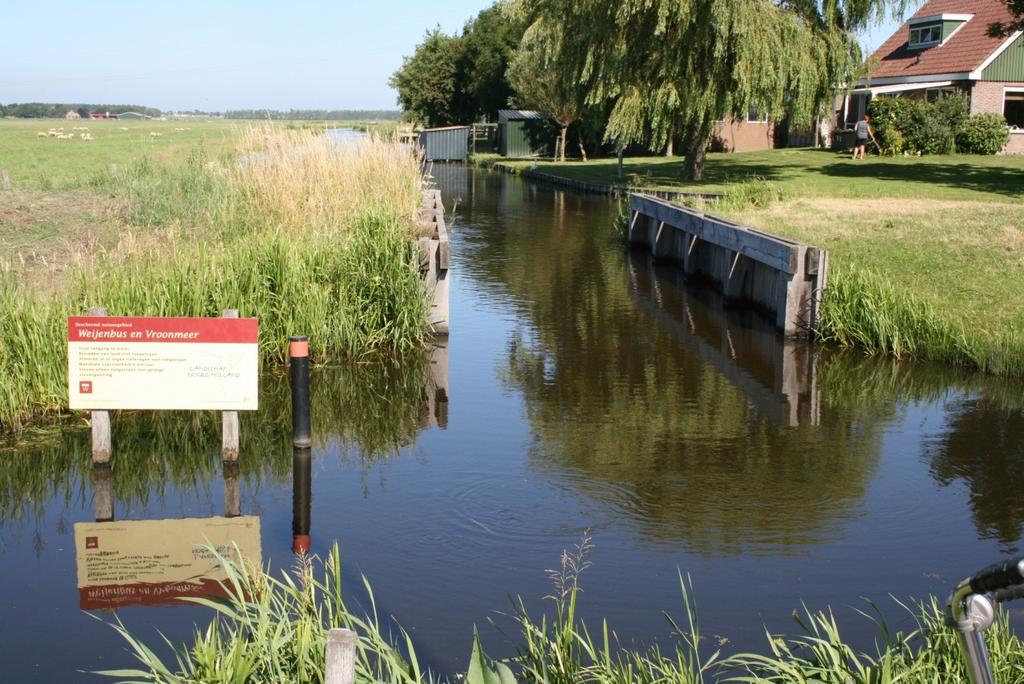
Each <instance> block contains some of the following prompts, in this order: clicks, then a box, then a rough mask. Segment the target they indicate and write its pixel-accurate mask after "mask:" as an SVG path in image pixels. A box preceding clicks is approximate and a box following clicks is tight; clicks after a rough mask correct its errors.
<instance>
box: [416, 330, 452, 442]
mask: <svg viewBox="0 0 1024 684" xmlns="http://www.w3.org/2000/svg"><path fill="white" fill-rule="evenodd" d="M427 362H428V363H429V364H430V375H429V377H428V378H427V383H426V387H425V388H424V390H425V394H426V397H425V401H424V404H423V410H422V413H421V414H420V425H421V426H422V427H424V428H432V427H439V428H441V429H442V430H444V429H446V428H447V427H448V339H447V338H443V337H438V338H435V339H434V340H433V341H432V342H431V344H430V347H429V348H428V349H427Z"/></svg>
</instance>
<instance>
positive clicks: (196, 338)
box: [68, 316, 259, 411]
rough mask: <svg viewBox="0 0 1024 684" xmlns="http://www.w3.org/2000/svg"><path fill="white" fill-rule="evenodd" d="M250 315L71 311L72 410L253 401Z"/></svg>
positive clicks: (255, 354)
mask: <svg viewBox="0 0 1024 684" xmlns="http://www.w3.org/2000/svg"><path fill="white" fill-rule="evenodd" d="M258 387H259V345H258V324H257V320H256V319H255V318H128V317H117V316H72V317H70V318H68V399H69V405H70V407H71V408H73V409H92V410H103V409H151V410H163V409H167V410H171V409H184V410H215V411H246V410H255V409H256V408H257V394H258Z"/></svg>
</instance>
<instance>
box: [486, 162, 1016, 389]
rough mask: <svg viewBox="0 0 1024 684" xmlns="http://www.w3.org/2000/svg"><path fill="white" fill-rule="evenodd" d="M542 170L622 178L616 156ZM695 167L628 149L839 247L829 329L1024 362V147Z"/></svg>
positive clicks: (741, 209) (764, 223)
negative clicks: (693, 174)
mask: <svg viewBox="0 0 1024 684" xmlns="http://www.w3.org/2000/svg"><path fill="white" fill-rule="evenodd" d="M484 161H485V163H493V160H489V159H485V160H484ZM501 164H503V165H504V166H506V167H507V168H508V169H511V170H512V171H514V172H523V171H525V170H527V169H532V168H533V167H534V162H531V161H505V162H501ZM535 170H536V171H538V172H541V173H545V174H551V175H558V176H562V177H564V178H567V179H570V180H577V181H585V182H593V183H604V184H614V183H616V172H615V160H607V159H601V160H593V161H590V162H568V163H565V164H557V163H552V162H538V163H536V168H535ZM682 170H683V169H682V161H681V160H679V159H678V158H673V159H665V158H642V159H627V160H625V163H624V182H625V183H626V184H628V185H629V186H630V187H634V188H636V189H638V190H641V191H642V190H644V189H661V190H680V191H687V192H703V193H722V194H724V199H723V200H721V201H720V202H717V203H713V204H705V205H704V206H702V207H700V208H701V209H703V210H705V211H708V212H711V213H715V214H719V215H723V216H725V217H727V218H730V219H733V220H738V221H742V222H744V223H747V224H749V225H754V226H757V227H758V228H761V229H764V230H767V231H770V232H773V233H776V234H779V235H784V236H787V237H791V238H795V239H798V240H802V241H805V242H808V243H811V244H814V245H818V246H821V247H824V248H826V249H828V250H829V252H830V255H831V264H832V272H831V274H830V277H829V281H830V289H829V291H828V293H827V294H826V296H825V302H824V305H823V309H822V319H823V327H822V329H821V331H820V335H821V337H822V339H823V340H825V341H827V342H829V343H833V344H837V345H840V346H846V347H857V348H860V349H863V350H865V351H866V352H868V353H871V354H880V353H882V354H891V355H893V356H896V357H898V358H922V359H931V360H936V361H941V362H945V363H950V364H953V365H957V366H962V367H966V368H970V369H976V370H981V371H984V372H987V373H992V374H996V375H1005V376H1014V377H1020V376H1022V375H1024V306H1021V304H1022V303H1024V258H1022V256H1021V255H1022V253H1024V251H1022V248H1024V194H1022V193H1021V187H1022V185H1021V184H1022V182H1024V157H1021V156H1017V157H1013V156H1005V157H979V156H969V155H951V156H936V157H922V158H916V157H914V158H899V159H888V158H887V159H881V158H869V159H868V160H866V161H864V160H862V161H857V162H854V161H852V160H851V159H850V158H849V156H848V155H842V154H837V153H834V152H831V151H826V150H772V151H767V152H751V153H740V154H712V155H709V158H708V164H707V171H706V175H705V180H704V181H703V182H701V183H696V184H694V183H687V182H684V181H682V180H681V178H682Z"/></svg>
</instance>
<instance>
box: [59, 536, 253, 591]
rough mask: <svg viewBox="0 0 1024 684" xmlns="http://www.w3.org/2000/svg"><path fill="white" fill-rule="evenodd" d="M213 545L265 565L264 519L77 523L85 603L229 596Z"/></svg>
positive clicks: (77, 558)
mask: <svg viewBox="0 0 1024 684" xmlns="http://www.w3.org/2000/svg"><path fill="white" fill-rule="evenodd" d="M211 546H212V547H214V548H216V549H217V550H218V552H219V553H220V554H221V555H223V556H225V557H227V558H232V559H234V560H238V559H239V555H240V556H241V559H244V560H245V561H246V562H251V563H253V564H255V565H257V566H258V565H260V564H261V563H262V555H261V551H260V519H259V518H258V517H255V516H245V517H238V518H188V519H184V520H135V521H124V522H105V523H75V561H76V564H77V566H78V595H79V602H80V605H81V608H82V609H83V610H93V609H96V608H116V607H118V606H124V605H133V604H157V603H169V602H172V601H174V600H176V599H179V598H182V597H186V596H217V595H223V593H224V592H223V590H222V589H221V588H220V586H219V585H218V580H222V579H224V577H225V576H224V573H223V572H221V569H220V564H219V561H218V560H217V558H216V556H214V554H213V553H212V552H211V550H210V547H211ZM236 547H237V549H238V553H237V554H236V551H235V549H236Z"/></svg>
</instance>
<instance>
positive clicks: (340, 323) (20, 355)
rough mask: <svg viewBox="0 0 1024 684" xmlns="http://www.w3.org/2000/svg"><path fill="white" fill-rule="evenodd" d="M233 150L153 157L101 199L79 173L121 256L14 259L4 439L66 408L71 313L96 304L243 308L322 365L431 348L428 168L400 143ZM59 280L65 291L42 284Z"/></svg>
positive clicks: (7, 301) (207, 311)
mask: <svg viewBox="0 0 1024 684" xmlns="http://www.w3.org/2000/svg"><path fill="white" fill-rule="evenodd" d="M233 144H234V148H233V149H234V152H233V153H232V154H231V155H223V156H221V157H219V158H217V157H213V156H211V155H210V154H209V153H208V150H207V149H206V147H205V146H202V145H200V146H195V147H193V148H192V149H191V150H190V151H189V152H188V154H187V155H186V156H185V158H184V159H182V160H176V161H171V162H168V163H160V162H158V161H156V160H155V159H154V158H153V157H151V156H148V155H145V156H142V157H140V158H138V159H137V160H136V161H133V162H132V163H129V164H127V165H122V166H119V168H118V170H117V172H116V173H109V172H108V171H106V170H101V171H99V172H95V171H94V172H93V174H92V175H87V176H85V179H86V183H85V184H84V187H85V189H81V188H82V187H83V184H82V182H81V180H82V178H83V177H82V176H75V177H74V178H76V179H77V180H76V181H75V187H76V188H79V189H78V190H76V192H86V191H88V192H91V193H93V194H92V196H94V197H98V198H101V200H102V201H104V202H108V203H109V206H110V207H111V210H112V211H113V212H114V215H115V216H116V217H117V221H118V222H119V225H120V226H121V227H122V230H121V231H120V232H117V234H116V235H110V236H107V240H108V242H109V243H110V244H113V245H114V246H113V247H103V248H100V249H96V250H91V251H89V250H87V251H86V252H85V254H84V255H81V256H79V255H76V256H75V258H74V259H70V260H69V261H68V262H67V263H63V264H60V266H59V268H52V269H50V268H49V266H50V265H49V264H47V263H45V260H44V262H43V263H36V262H32V260H31V259H29V260H26V259H25V258H24V255H23V254H20V253H11V252H8V253H7V254H5V255H3V256H4V257H6V263H5V265H4V272H3V273H0V307H3V308H4V310H5V312H7V315H5V316H4V318H3V320H2V321H0V426H2V428H3V429H4V430H7V431H11V430H14V431H17V430H18V429H19V428H20V427H21V426H22V425H23V424H24V422H25V421H26V420H28V419H31V418H32V417H33V416H38V415H42V414H48V413H55V412H59V411H60V410H61V409H62V407H64V406H66V394H67V387H66V385H67V378H66V375H67V350H66V341H65V340H66V317H67V316H68V315H72V314H80V313H83V312H84V311H85V310H86V309H87V308H88V307H90V306H105V307H107V309H108V311H109V313H110V314H111V315H135V316H217V315H219V314H220V311H221V310H222V309H225V308H237V309H239V310H240V313H241V315H242V316H255V317H258V318H259V319H260V347H261V352H262V358H263V359H265V360H267V361H270V362H274V361H276V360H280V359H283V358H284V357H285V352H286V348H287V341H288V336H289V335H293V334H298V333H302V334H308V335H309V336H310V341H311V348H312V349H313V350H314V355H315V356H316V357H317V358H319V359H323V358H325V357H326V356H327V355H332V356H355V357H362V356H367V355H373V354H379V353H390V352H401V351H405V350H409V349H413V348H417V347H420V346H421V345H422V341H423V335H424V332H425V331H424V327H425V321H426V303H425V301H424V295H423V291H422V287H421V284H420V280H419V274H418V266H417V259H416V254H415V251H414V244H413V240H412V237H413V232H412V231H413V226H414V217H415V214H416V212H417V210H418V208H419V203H420V201H421V188H422V181H421V176H420V169H419V164H418V161H417V160H416V159H415V158H414V157H413V156H412V155H410V154H408V153H407V152H406V151H405V150H403V149H402V148H401V147H399V146H398V145H396V144H394V143H388V142H383V141H380V140H366V141H361V142H358V143H354V144H337V143H335V142H332V141H331V140H329V139H327V138H325V137H324V136H322V135H320V134H319V133H317V132H315V131H304V130H281V129H279V128H250V129H246V130H244V131H241V132H240V133H239V134H238V135H237V136H236V139H235V140H234V143H233ZM239 160H240V161H239ZM69 183H70V181H69ZM19 192H20V191H17V190H16V191H12V192H11V194H12V195H17V194H18V193H19ZM29 192H42V191H38V190H36V191H29ZM51 192H57V191H51ZM14 201H15V202H17V201H20V200H17V199H15V200H14ZM54 230H55V231H57V232H58V233H59V231H60V225H59V224H57V225H55V226H54ZM84 232H85V233H88V231H84ZM115 243H116V244H115ZM25 264H29V267H25ZM46 281H50V282H52V281H57V282H59V284H60V285H59V287H57V288H49V289H47V288H45V287H40V286H39V284H40V282H46Z"/></svg>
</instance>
